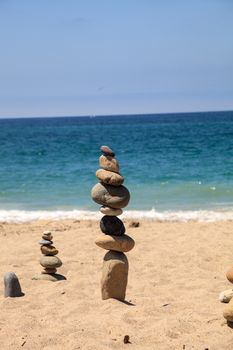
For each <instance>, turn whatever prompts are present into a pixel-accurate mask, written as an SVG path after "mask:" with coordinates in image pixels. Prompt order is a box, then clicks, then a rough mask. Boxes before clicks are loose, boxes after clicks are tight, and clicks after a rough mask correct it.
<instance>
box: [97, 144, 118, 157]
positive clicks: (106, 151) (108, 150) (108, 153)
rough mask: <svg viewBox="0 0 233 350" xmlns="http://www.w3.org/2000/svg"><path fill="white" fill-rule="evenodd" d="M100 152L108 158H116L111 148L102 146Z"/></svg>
mask: <svg viewBox="0 0 233 350" xmlns="http://www.w3.org/2000/svg"><path fill="white" fill-rule="evenodd" d="M100 150H101V151H102V152H103V153H104V154H105V155H106V156H111V157H115V153H114V152H113V151H112V150H111V148H109V147H108V146H101V147H100Z"/></svg>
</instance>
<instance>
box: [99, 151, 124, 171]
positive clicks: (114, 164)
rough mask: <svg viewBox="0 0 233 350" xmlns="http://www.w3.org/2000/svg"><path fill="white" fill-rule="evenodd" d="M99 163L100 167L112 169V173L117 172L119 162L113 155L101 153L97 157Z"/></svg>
mask: <svg viewBox="0 0 233 350" xmlns="http://www.w3.org/2000/svg"><path fill="white" fill-rule="evenodd" d="M99 164H100V167H101V168H103V169H105V170H109V171H113V172H114V173H119V164H118V161H117V160H116V159H115V158H114V157H111V156H105V155H102V156H100V158H99Z"/></svg>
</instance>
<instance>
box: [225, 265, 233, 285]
mask: <svg viewBox="0 0 233 350" xmlns="http://www.w3.org/2000/svg"><path fill="white" fill-rule="evenodd" d="M226 278H227V279H228V281H230V282H231V283H233V267H231V268H230V269H229V270H228V271H227V272H226Z"/></svg>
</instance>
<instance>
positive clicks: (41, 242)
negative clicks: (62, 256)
mask: <svg viewBox="0 0 233 350" xmlns="http://www.w3.org/2000/svg"><path fill="white" fill-rule="evenodd" d="M39 244H41V245H52V244H53V242H52V241H48V240H46V239H42V240H41V241H40V242H39Z"/></svg>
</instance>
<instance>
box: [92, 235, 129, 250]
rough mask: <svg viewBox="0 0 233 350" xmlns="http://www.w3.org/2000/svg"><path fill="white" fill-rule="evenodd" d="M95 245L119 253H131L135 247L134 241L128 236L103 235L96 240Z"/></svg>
mask: <svg viewBox="0 0 233 350" xmlns="http://www.w3.org/2000/svg"><path fill="white" fill-rule="evenodd" d="M95 244H96V245H98V246H99V247H100V248H103V249H106V250H115V251H118V252H125V253H126V252H129V251H130V250H131V249H133V247H134V244H135V243H134V240H133V239H132V238H131V237H129V236H127V235H123V236H110V235H101V236H99V237H97V238H96V240H95Z"/></svg>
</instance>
